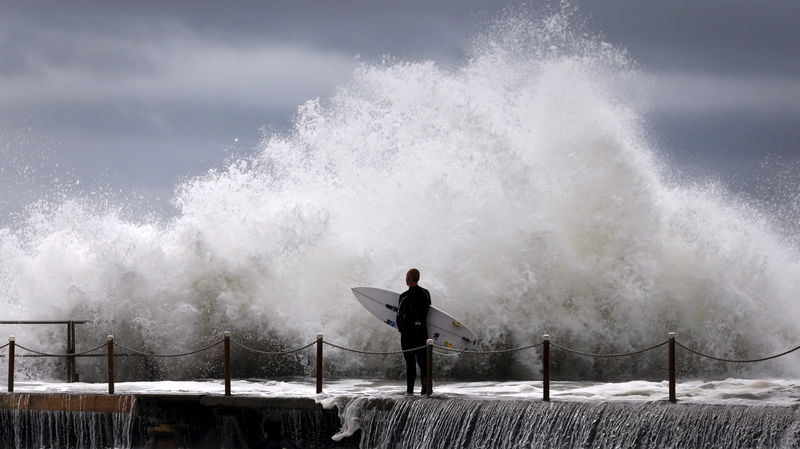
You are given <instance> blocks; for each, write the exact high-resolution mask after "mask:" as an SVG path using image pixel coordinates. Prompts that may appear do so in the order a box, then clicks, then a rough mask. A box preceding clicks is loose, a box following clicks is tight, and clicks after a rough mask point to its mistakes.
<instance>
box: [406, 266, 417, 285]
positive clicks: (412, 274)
mask: <svg viewBox="0 0 800 449" xmlns="http://www.w3.org/2000/svg"><path fill="white" fill-rule="evenodd" d="M418 282H419V270H417V269H416V268H412V269H410V270H408V273H406V285H408V286H409V287H414V286H415V285H417V283H418Z"/></svg>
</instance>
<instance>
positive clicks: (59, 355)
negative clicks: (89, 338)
mask: <svg viewBox="0 0 800 449" xmlns="http://www.w3.org/2000/svg"><path fill="white" fill-rule="evenodd" d="M17 347H18V348H19V349H22V350H24V351H28V352H30V353H31V354H36V355H39V356H42V357H75V356H80V355H84V354H89V353H90V352H94V351H97V350H98V349H102V348H105V347H106V344H105V343H103V344H102V345H100V346H97V347H96V348H92V349H87V350H86V351H82V352H76V353H73V354H50V353H47V352H42V351H37V350H35V349H31V348H26V347H25V346H22V345H20V344H18V345H17Z"/></svg>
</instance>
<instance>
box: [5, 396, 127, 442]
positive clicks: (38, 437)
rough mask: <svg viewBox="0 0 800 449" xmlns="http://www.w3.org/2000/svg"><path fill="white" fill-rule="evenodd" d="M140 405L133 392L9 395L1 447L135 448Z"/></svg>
mask: <svg viewBox="0 0 800 449" xmlns="http://www.w3.org/2000/svg"><path fill="white" fill-rule="evenodd" d="M135 408H136V399H135V397H133V396H128V395H121V396H98V395H31V394H15V395H10V394H9V395H4V396H2V397H0V448H2V449H26V448H53V449H56V448H75V449H101V448H110V447H113V448H120V449H126V448H132V447H134V446H133V444H134V437H135V434H136V432H135V431H134V422H135V417H136V415H135V412H134V411H135Z"/></svg>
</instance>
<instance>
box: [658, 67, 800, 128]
mask: <svg viewBox="0 0 800 449" xmlns="http://www.w3.org/2000/svg"><path fill="white" fill-rule="evenodd" d="M649 77H650V84H651V86H652V90H651V91H650V94H651V101H652V103H653V105H654V108H655V109H656V110H658V111H661V112H671V113H690V114H705V115H713V114H720V113H723V114H729V113H731V112H732V111H740V112H741V111H749V112H750V113H752V114H758V115H763V116H772V117H776V116H777V117H783V116H786V115H787V114H788V115H789V116H795V117H797V116H800V78H788V77H776V76H767V75H751V76H724V75H710V74H705V73H685V72H674V73H653V74H650V75H649Z"/></svg>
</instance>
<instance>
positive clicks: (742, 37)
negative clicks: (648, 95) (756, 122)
mask: <svg viewBox="0 0 800 449" xmlns="http://www.w3.org/2000/svg"><path fill="white" fill-rule="evenodd" d="M582 9H583V10H584V11H585V12H587V13H588V14H589V15H590V17H591V20H592V22H593V23H594V24H595V25H597V28H598V29H599V30H601V31H602V33H603V34H604V35H605V36H606V37H607V38H609V39H610V40H612V41H614V42H617V43H619V44H622V45H624V46H625V47H627V48H629V49H630V50H631V52H632V53H633V54H634V55H635V57H636V59H637V60H638V61H640V62H641V63H642V64H643V65H644V66H646V67H648V68H649V69H651V70H664V71H676V70H690V71H698V70H702V71H704V72H714V73H724V74H726V75H728V76H730V75H731V74H742V75H750V74H754V73H755V74H765V75H770V76H772V75H775V73H783V74H792V75H793V76H797V75H798V74H800V58H798V57H796V50H797V48H798V45H800V27H798V26H797V23H798V19H800V2H797V1H792V0H783V1H769V2H754V1H749V0H703V1H639V0H604V1H599V2H588V1H587V2H583V3H582Z"/></svg>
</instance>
